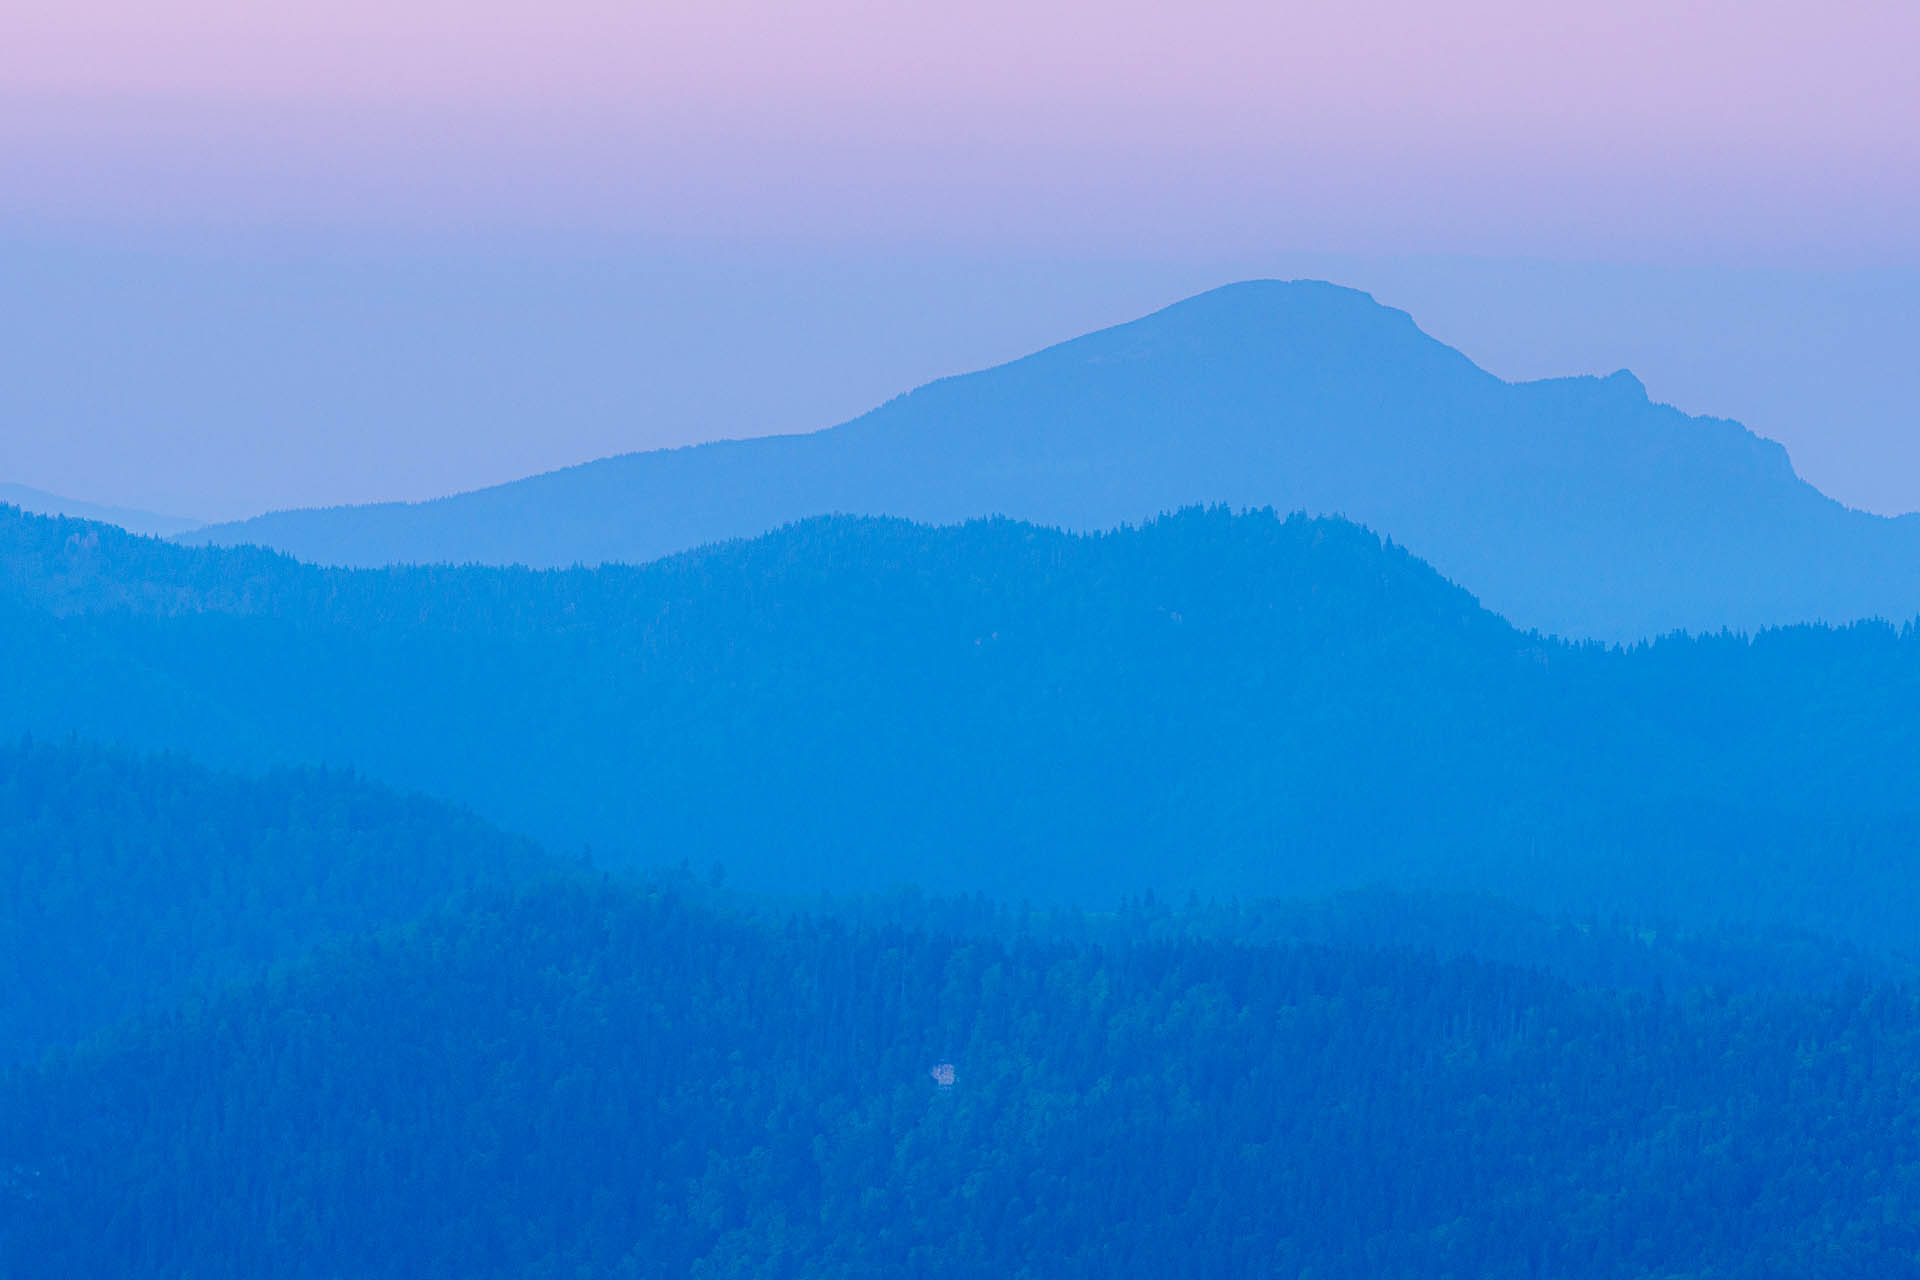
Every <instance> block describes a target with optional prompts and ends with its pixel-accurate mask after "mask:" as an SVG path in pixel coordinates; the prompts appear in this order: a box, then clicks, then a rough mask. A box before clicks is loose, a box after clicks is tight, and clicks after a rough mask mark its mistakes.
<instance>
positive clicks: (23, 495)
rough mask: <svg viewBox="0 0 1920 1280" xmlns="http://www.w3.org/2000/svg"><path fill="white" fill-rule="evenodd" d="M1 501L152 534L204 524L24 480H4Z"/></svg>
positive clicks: (37, 511)
mask: <svg viewBox="0 0 1920 1280" xmlns="http://www.w3.org/2000/svg"><path fill="white" fill-rule="evenodd" d="M0 503H5V504H6V505H8V506H12V507H19V508H20V509H21V510H22V511H30V512H32V513H33V514H34V515H37V516H71V517H73V518H74V519H76V520H97V521H99V522H100V523H102V524H111V525H117V526H119V527H120V528H122V529H125V530H126V531H127V532H128V533H138V534H142V535H144V536H146V537H150V538H168V537H172V536H173V535H174V534H179V533H191V532H192V531H193V530H195V529H199V528H202V527H204V522H203V521H200V520H189V519H187V518H186V517H185V516H163V515H161V514H159V513H158V512H155V511H141V510H138V509H136V508H133V507H108V506H102V505H101V504H99V503H97V502H81V501H79V500H77V499H74V498H63V497H61V496H60V495H59V494H57V493H47V492H45V491H43V490H40V489H31V488H28V487H27V486H26V485H24V484H0Z"/></svg>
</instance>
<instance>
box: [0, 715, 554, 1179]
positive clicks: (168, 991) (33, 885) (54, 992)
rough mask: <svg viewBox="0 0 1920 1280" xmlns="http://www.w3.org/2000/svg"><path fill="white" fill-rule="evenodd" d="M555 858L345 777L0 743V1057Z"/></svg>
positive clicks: (249, 973) (284, 959)
mask: <svg viewBox="0 0 1920 1280" xmlns="http://www.w3.org/2000/svg"><path fill="white" fill-rule="evenodd" d="M552 866H553V864H552V863H551V861H550V860H549V859H548V858H546V856H545V855H543V854H541V853H540V852H539V851H538V850H537V849H535V848H534V847H533V846H532V845H530V844H529V843H528V842H527V841H525V840H523V839H516V838H514V837H511V836H507V835H503V834H502V833H500V832H499V831H496V830H494V829H492V828H490V827H488V826H487V825H486V824H485V823H483V822H481V821H479V820H478V819H477V818H474V817H472V816H471V815H468V814H463V813H460V812H457V811H454V810H450V809H448V808H447V807H446V806H445V805H441V804H435V803H432V802H430V801H426V800H422V799H419V798H417V797H406V796H399V795H395V794H393V793H392V792H390V791H388V790H387V789H386V788H383V787H379V786H374V785H372V784H369V783H367V782H365V781H361V780H358V779H354V778H350V777H345V776H342V775H339V774H332V773H324V772H317V771H313V770H295V771H282V772H276V773H274V774H271V775H270V776H268V777H265V778H261V779H257V780H249V779H243V778H235V777H225V776H222V775H219V774H215V773H211V772H209V771H207V770H205V769H202V768H198V767H196V766H194V765H191V764H189V763H187V762H186V761H184V760H181V759H177V758H158V759H143V758H138V757H133V756H128V755H125V754H122V753H119V752H115V751H106V750H101V749H99V748H97V747H91V746H86V745H83V744H78V743H58V744H54V743H46V742H31V741H28V742H19V743H15V744H12V745H8V746H5V747H0V938H3V939H4V940H5V942H4V946H0V959H3V960H4V970H3V971H0V977H4V985H5V989H6V997H5V999H4V1000H0V1067H4V1066H6V1065H8V1064H10V1063H13V1062H15V1061H19V1060H22V1059H26V1058H30V1057H32V1056H34V1055H36V1054H38V1053H39V1052H41V1051H43V1050H45V1049H47V1048H49V1047H51V1046H52V1045H55V1044H60V1043H64V1042H67V1041H70V1040H74V1039H77V1038H80V1037H82V1036H86V1035H90V1034H92V1033H94V1032H97V1031H100V1030H102V1029H104V1028H106V1027H107V1026H109V1025H111V1024H112V1023H114V1022H116V1021H118V1020H119V1019H121V1018H123V1017H126V1016H128V1015H130V1014H135V1013H139V1012H142V1011H147V1010H151V1009H156V1008H161V1007H165V1006H166V1005H168V1004H170V1003H173V1002H175V1001H178V1000H180V999H181V998H183V997H184V996H185V995H187V994H189V993H204V992H207V991H210V990H215V989H218V988H219V987H220V986H222V985H224V984H226V983H230V982H237V981H239V980H241V979H243V978H250V977H254V976H257V975H258V974H260V973H262V972H264V971H266V970H267V969H268V968H270V967H272V966H273V965H276V964H285V963H289V962H291V961H294V960H297V959H299V958H301V957H302V956H304V955H305V954H306V953H307V952H308V951H309V950H310V949H311V948H312V947H313V946H314V945H316V944H317V943H320V942H322V941H324V940H326V939H329V938H335V937H340V936H345V935H348V934H353V933H357V932H362V931H365V930H369V929H374V928H378V927H382V926H386V925H392V924H397V923H401V922H403V921H407V920H411V919H413V918H414V917H416V916H418V915H420V914H421V913H423V912H425V911H427V910H428V909H430V908H432V907H434V906H437V905H439V904H442V903H444V902H446V901H447V900H449V899H450V898H452V897H454V896H456V895H458V894H460V893H463V892H466V891H470V890H472V889H476V888H478V887H481V886H484V885H500V884H506V883H513V882H515V881H517V880H520V879H522V878H525V877H529V876H533V875H539V874H545V873H548V872H550V871H551V869H552ZM3 1163H4V1156H3V1155H0V1164H3Z"/></svg>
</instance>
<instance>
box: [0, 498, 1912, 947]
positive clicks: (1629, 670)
mask: <svg viewBox="0 0 1920 1280" xmlns="http://www.w3.org/2000/svg"><path fill="white" fill-rule="evenodd" d="M0 546H4V548H5V551H4V555H3V556H0V566H4V574H5V577H4V578H0V585H3V587H4V600H0V611H4V618H5V622H6V625H5V627H4V628H3V629H0V648H4V652H3V653H0V659H4V663H0V728H6V729H9V730H12V731H18V730H22V729H31V730H33V731H35V732H38V733H41V734H43V735H44V734H61V733H66V732H70V731H77V732H80V733H82V734H84V735H86V736H89V737H94V738H98V739H101V740H105V741H112V742H122V743H129V744H133V745H138V746H143V747H155V746H166V747H181V748H185V749H187V750H189V751H191V752H192V753H193V754H194V755H195V756H196V757H198V758H201V759H204V760H207V761H209V762H211V763H215V764H219V765H223V766H231V767H239V768H246V769H254V768H260V767H265V766H268V765H273V764H281V763H304V762H319V763H328V764H335V765H352V766H354V767H356V768H359V769H361V770H363V771H364V772H366V773H368V774H370V775H372V776H374V777H377V778H380V779H382V780H384V781H387V782H390V783H393V784H396V785H400V786H403V787H407V788H414V789H419V790H422V791H425V792H427V793H429V794H432V795H436V796H439V797H442V798H446V799H449V800H453V801H456V802H459V803H462V804H465V805H469V806H471V807H472V808H474V809H475V810H476V811H478V812H480V813H481V814H483V815H484V816H486V817H488V818H490V819H493V820H495V821H497V822H500V823H503V824H505V825H507V826H508V827H510V828H513V829H517V830H520V831H524V832H526V833H528V834H530V835H533V836H535V837H537V838H540V839H541V840H543V841H544V842H546V843H547V844H548V845H549V847H551V848H553V849H554V850H555V851H556V852H560V853H564V854H572V853H575V852H577V851H578V850H579V849H580V848H581V847H582V846H590V847H591V848H592V850H593V851H594V852H595V854H596V855H597V856H599V857H600V858H601V859H602V860H603V861H605V862H607V863H609V864H612V865H629V866H631V865H657V864H663V863H676V862H679V861H681V860H682V859H687V860H690V861H692V862H694V863H695V864H697V865H700V866H706V865H709V864H711V863H715V862H718V863H722V864H724V865H725V866H726V868H727V869H728V871H729V872H730V873H731V874H732V875H733V877H734V881H735V883H737V884H740V885H743V886H746V887H752V888H766V889H781V890H798V891H803V892H810V891H813V890H817V889H821V888H834V889H842V890H849V889H856V890H857V889H873V888H880V887H884V886H887V885H893V884H899V883H906V882H911V883H918V884H921V885H924V886H926V887H928V888H931V889H936V890H942V891H975V890H980V891H986V892H989V893H992V894H995V895H997V896H1001V897H1004V898H1019V897H1023V896H1031V897H1035V898H1038V899H1042V900H1048V901H1055V902H1080V903H1092V904H1094V905H1103V904H1106V903H1110V902H1111V901H1113V900H1114V898H1116V897H1117V896H1118V895H1120V894H1122V893H1126V892H1137V891H1140V890H1143V889H1148V888H1151V889H1155V890H1158V891H1160V892H1162V893H1170V894H1173V895H1176V896H1179V895H1184V894H1185V893H1187V892H1188V891H1198V892H1200V893H1202V894H1203V895H1210V896H1221V897H1226V896H1232V895H1236V894H1238V895H1242V896H1270V895H1276V894H1277V895H1298V894H1319V893H1324V892H1330V891H1335V890H1339V889H1342V888H1348V887H1354V886H1359V885H1371V884H1381V885H1388V886H1393V887H1400V888H1409V887H1433V888H1444V889H1455V890H1495V891H1498V892H1500V893H1503V894H1505V895H1508V896H1510V897H1513V898H1516V899H1519V900H1522V901H1526V902H1532V903H1535V904H1538V905H1542V906H1547V907H1553V908H1558V907H1565V906H1570V905H1571V906H1577V907H1580V908H1582V909H1584V908H1586V907H1589V906H1591V907H1594V908H1595V909H1600V910H1618V911H1620V912H1622V913H1624V914H1626V915H1628V916H1632V917H1635V918H1673V919H1676V920H1679V921H1682V922H1690V923H1692V924H1694V925H1699V924H1713V923H1723V922H1735V921H1746V922H1753V923H1759V924H1767V923H1781V924H1790V925H1793V926H1796V927H1801V928H1810V929H1815V930H1820V931H1825V932H1829V933H1834V934H1836V935H1839V936H1845V937H1852V938H1855V939H1856V940H1863V941H1869V942H1874V943H1888V942H1898V941H1901V940H1904V939H1906V938H1908V937H1909V936H1910V927H1909V923H1908V922H1909V921H1910V920H1911V919H1912V918H1913V915H1914V913H1915V912H1917V911H1920V875H1916V874H1915V871H1916V862H1915V859H1916V852H1915V851H1916V849H1920V824H1917V823H1916V807H1917V802H1916V799H1915V795H1916V789H1915V787H1914V786H1913V779H1914V778H1915V777H1920V635H1916V633H1915V632H1914V631H1913V630H1912V629H1911V628H1910V627H1909V628H1905V629H1896V628H1894V627H1891V626H1884V625H1861V626H1855V627H1850V628H1843V629H1827V628H1796V629H1789V630H1785V631H1776V632H1766V633H1762V634H1760V635H1758V636H1756V637H1752V638H1748V637H1740V636H1731V635H1727V636H1710V637H1703V638H1678V637H1676V638H1670V639H1668V640H1665V641H1662V642H1660V643H1658V644H1655V645H1651V646H1639V647H1635V648H1633V649H1629V650H1605V649H1601V648H1599V647H1596V646H1569V645H1565V644H1561V643H1558V642H1555V641H1551V640H1546V639H1542V638H1540V637H1538V636H1533V635H1528V634H1524V633H1521V632H1518V631H1516V630H1514V629H1513V628H1512V627H1510V626H1508V625H1507V624H1506V623H1505V622H1503V621H1502V620H1501V619H1499V618H1497V617H1495V616H1494V615H1492V614H1489V613H1487V612H1486V611H1484V610H1483V609H1481V608H1480V607H1479V606H1478V605H1477V604H1476V603H1475V602H1474V600H1473V599H1472V598H1471V597H1470V596H1468V595H1467V594H1466V593H1465V592H1463V591H1461V590H1460V589H1458V588H1457V587H1455V586H1452V585H1451V584H1449V583H1447V582H1446V581H1445V580H1443V579H1442V578H1440V577H1439V576H1438V575H1437V574H1435V573H1434V572H1433V571H1432V570H1431V569H1430V568H1429V567H1428V566H1426V565H1425V564H1423V563H1422V562H1420V561H1419V560H1418V559H1417V558H1415V557H1414V556H1412V555H1410V554H1408V553H1407V552H1406V551H1404V550H1401V549H1398V548H1396V547H1393V546H1391V545H1386V544H1382V543H1381V542H1380V540H1379V539H1378V538H1376V537H1375V536H1374V535H1372V534H1371V533H1368V532H1367V531H1365V530H1363V529H1360V528H1358V527H1356V526H1353V525H1350V524H1346V523H1343V522H1339V521H1327V520H1307V519H1304V518H1297V517H1296V518H1289V519H1284V520H1283V519H1280V518H1277V517H1275V516H1273V515H1271V514H1264V513H1248V514H1239V515H1236V514H1231V513H1228V512H1227V511H1225V510H1223V509H1217V508H1216V509H1212V510H1205V511H1203V510H1199V509H1195V510H1191V511H1187V512H1182V513H1179V514H1177V515H1175V516H1172V517H1168V518H1165V519H1162V520H1158V521H1155V522H1153V523H1152V524H1150V525H1147V526H1145V527H1143V528H1140V529H1137V530H1131V529H1130V530H1121V531H1119V532H1116V533H1112V534H1106V535H1100V536H1073V535H1066V534H1062V533H1059V532H1056V531H1048V530H1042V529H1036V528H1033V527H1031V526H1026V525H1020V524H1015V523H1012V522H1008V521H987V522H980V523H974V524H969V525H964V526H957V527H951V528H937V529H936V528H927V527H924V526H916V525H910V524H905V523H902V522H898V521H875V520H857V519H824V520H816V521H809V522H806V523H804V524H800V525H795V526H792V527H791V528H788V529H784V530H781V531H779V532H777V533H775V534H771V535H768V536H767V537H764V538H759V539H754V540H752V541H748V542H739V543H728V544H723V545H720V546H716V547H712V548H707V549H704V550H702V551H700V552H696V553H691V554H688V555H685V556H678V557H674V558H672V559H669V560H665V561H661V562H658V563H655V564H651V565H646V566H639V567H624V566H609V567H606V568H602V569H599V570H591V571H589V570H574V571H561V572H543V573H535V572H530V571H526V570H498V569H485V568H466V569H453V568H439V569H394V570H383V571H359V572H356V571H344V570H323V569H317V568H313V567H311V566H304V565H300V564H297V563H296V562H293V561H291V560H288V559H285V558H284V557H279V556H274V555H270V554H267V553H262V552H258V551H246V550H240V551H227V550H189V549H185V548H178V547H170V546H167V545H165V544H161V543H156V542H151V541H145V540H138V539H131V538H127V537H125V536H124V535H116V534H114V533H113V531H107V530H101V529H100V528H99V527H98V526H89V525H83V524H79V523H77V522H64V523H63V522H56V521H44V520H34V519H31V518H27V517H19V516H15V517H11V518H9V519H8V520H7V521H6V522H5V524H4V528H0Z"/></svg>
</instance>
